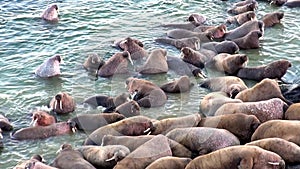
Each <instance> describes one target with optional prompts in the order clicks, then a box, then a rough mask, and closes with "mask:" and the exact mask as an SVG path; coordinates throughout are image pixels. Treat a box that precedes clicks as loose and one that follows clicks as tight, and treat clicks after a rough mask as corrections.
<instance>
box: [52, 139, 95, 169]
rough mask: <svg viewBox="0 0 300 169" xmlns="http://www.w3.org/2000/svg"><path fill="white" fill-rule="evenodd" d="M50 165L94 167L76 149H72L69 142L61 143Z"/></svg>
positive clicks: (89, 168)
mask: <svg viewBox="0 0 300 169" xmlns="http://www.w3.org/2000/svg"><path fill="white" fill-rule="evenodd" d="M70 160H71V161H70ZM51 166H53V167H57V168H64V169H74V168H84V169H96V168H95V167H94V166H93V165H92V164H91V163H89V162H88V161H86V160H85V159H84V158H83V155H82V154H81V153H80V152H79V151H78V150H74V149H73V148H72V145H71V144H63V145H61V148H60V152H59V154H58V155H57V156H56V157H55V159H54V160H53V162H52V163H51Z"/></svg>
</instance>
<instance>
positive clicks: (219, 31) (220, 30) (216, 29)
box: [193, 24, 227, 39]
mask: <svg viewBox="0 0 300 169" xmlns="http://www.w3.org/2000/svg"><path fill="white" fill-rule="evenodd" d="M226 31H227V27H226V25H225V24H221V25H218V26H198V27H196V28H195V29H194V30H193V32H212V33H213V38H215V39H218V38H222V37H223V36H224V34H225V32H226Z"/></svg>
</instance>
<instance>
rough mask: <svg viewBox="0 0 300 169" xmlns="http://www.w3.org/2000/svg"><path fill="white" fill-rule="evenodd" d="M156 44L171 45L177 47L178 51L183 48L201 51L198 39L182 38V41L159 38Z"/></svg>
mask: <svg viewBox="0 0 300 169" xmlns="http://www.w3.org/2000/svg"><path fill="white" fill-rule="evenodd" d="M155 42H158V43H164V44H169V45H172V46H175V47H176V48H177V49H182V48H183V47H189V48H192V49H194V50H199V49H200V39H199V38H197V37H190V38H182V39H172V38H168V37H167V38H157V39H155Z"/></svg>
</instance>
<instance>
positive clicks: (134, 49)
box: [119, 37, 148, 60]
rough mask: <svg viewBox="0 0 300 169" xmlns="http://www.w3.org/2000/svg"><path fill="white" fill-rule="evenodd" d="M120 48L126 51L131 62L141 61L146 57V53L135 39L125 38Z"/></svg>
mask: <svg viewBox="0 0 300 169" xmlns="http://www.w3.org/2000/svg"><path fill="white" fill-rule="evenodd" d="M119 46H120V48H121V49H123V50H124V51H128V52H129V54H130V56H131V58H132V59H133V60H141V59H144V58H146V57H147V56H148V52H147V51H146V50H145V49H144V48H143V47H142V45H141V44H140V43H139V42H137V41H136V40H135V39H132V38H130V37H127V38H126V39H125V40H124V41H122V42H121V43H120V45H119Z"/></svg>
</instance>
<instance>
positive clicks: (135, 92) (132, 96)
mask: <svg viewBox="0 0 300 169" xmlns="http://www.w3.org/2000/svg"><path fill="white" fill-rule="evenodd" d="M136 94H137V91H134V92H133V93H132V94H131V95H130V97H131V99H132V100H134V97H135V96H136Z"/></svg>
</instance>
